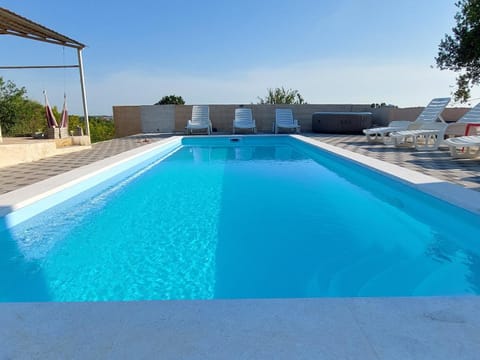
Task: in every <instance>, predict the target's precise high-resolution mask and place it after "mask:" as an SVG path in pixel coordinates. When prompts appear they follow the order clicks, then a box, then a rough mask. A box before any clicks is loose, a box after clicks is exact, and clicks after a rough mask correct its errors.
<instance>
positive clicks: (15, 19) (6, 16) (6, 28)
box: [0, 7, 90, 136]
mask: <svg viewBox="0 0 480 360" xmlns="http://www.w3.org/2000/svg"><path fill="white" fill-rule="evenodd" d="M0 35H14V36H20V37H23V38H27V39H32V40H37V41H42V42H47V43H51V44H56V45H61V46H68V47H71V48H75V49H77V58H78V65H77V66H78V68H79V70H80V86H81V90H82V104H83V112H84V119H85V127H86V134H87V135H88V136H90V125H89V120H88V107H87V95H86V90H85V79H84V71H83V59H82V50H83V48H85V45H84V44H82V43H80V42H78V41H76V40H73V39H71V38H69V37H68V36H65V35H62V34H60V33H58V32H56V31H54V30H51V29H49V28H47V27H45V26H43V25H40V24H38V23H36V22H34V21H32V20H29V19H27V18H25V17H23V16H20V15H18V14H16V13H14V12H13V11H10V10H7V9H5V8H3V7H0ZM32 67H33V68H35V66H32ZM39 67H52V66H36V68H39ZM66 67H71V66H66ZM5 68H9V67H5ZM10 68H14V67H10ZM17 68H21V67H17ZM23 68H28V67H23Z"/></svg>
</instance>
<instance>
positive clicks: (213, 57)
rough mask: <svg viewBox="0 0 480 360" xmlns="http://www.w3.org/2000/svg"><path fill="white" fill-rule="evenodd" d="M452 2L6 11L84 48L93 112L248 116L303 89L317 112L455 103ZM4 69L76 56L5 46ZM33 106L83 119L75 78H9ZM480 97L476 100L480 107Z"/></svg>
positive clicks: (2, 41) (302, 0)
mask: <svg viewBox="0 0 480 360" xmlns="http://www.w3.org/2000/svg"><path fill="white" fill-rule="evenodd" d="M454 3H455V1H454V0H451V1H447V0H403V1H389V0H383V1H380V0H363V1H360V0H335V1H331V0H324V1H321V0H296V1H293V0H292V1H285V0H276V1H273V0H267V1H258V0H257V1H253V0H242V1H219V0H204V1H186V0H176V1H163V0H160V1H153V0H150V1H147V0H136V1H132V2H118V1H110V0H104V1H90V0H84V1H77V2H71V1H65V0H62V1H57V0H44V1H36V0H35V1H34V0H25V1H18V0H6V1H1V5H0V6H2V7H5V8H7V9H9V10H11V11H13V12H16V13H17V14H19V15H22V16H24V17H27V18H29V19H30V20H33V21H35V22H38V23H40V24H42V25H44V26H46V27H49V28H51V29H53V30H56V31H58V32H60V33H62V34H64V35H66V36H69V37H71V38H73V39H75V40H78V41H80V42H82V43H84V44H86V45H87V48H86V49H85V50H84V53H83V59H84V64H85V75H86V87H87V95H88V104H89V112H90V113H91V114H111V113H112V106H113V105H148V104H153V103H155V102H156V101H158V100H159V99H160V98H161V97H162V96H164V95H169V94H177V95H181V96H182V97H183V98H184V99H185V100H186V102H187V103H188V104H201V103H210V104H242V103H243V104H249V103H256V102H257V101H258V97H259V96H260V97H262V96H265V95H266V92H267V88H274V87H280V86H284V87H286V88H292V89H297V90H299V91H300V93H301V94H302V95H303V97H304V98H305V100H306V101H307V102H308V103H318V104H327V103H328V104H335V103H367V104H370V103H372V102H377V103H380V102H386V103H392V104H395V105H399V106H422V105H426V103H427V102H428V101H429V100H430V99H431V98H433V97H441V96H448V95H450V93H451V92H452V88H451V86H452V85H454V82H455V81H454V79H455V74H454V73H451V72H447V71H440V70H438V69H436V68H435V67H433V68H432V65H435V60H434V58H435V56H436V54H437V49H438V44H439V42H440V40H441V39H442V38H443V37H444V34H445V33H450V32H451V28H452V27H453V26H454V18H453V17H454V15H455V12H456V11H457V8H456V7H455V5H454ZM0 54H2V55H1V57H0V65H33V64H35V65H39V64H48V65H53V64H75V63H76V52H75V51H74V50H72V49H69V48H65V49H63V48H62V47H60V46H55V45H50V44H45V43H38V42H34V41H29V40H25V39H22V38H18V37H13V36H1V37H0ZM0 76H3V77H4V78H5V79H9V80H12V81H14V82H15V83H16V84H17V85H18V86H25V87H26V88H27V90H28V96H29V97H30V98H32V99H35V100H39V101H42V90H43V89H44V88H45V89H46V90H47V91H48V94H49V98H50V103H51V104H53V105H57V106H58V107H61V103H62V100H63V92H64V91H65V92H66V93H67V97H68V103H69V109H70V112H71V113H81V112H82V107H81V96H80V86H79V81H78V71H77V70H75V69H68V70H58V69H56V70H15V71H12V70H0ZM477 95H478V93H477V90H476V89H475V90H474V91H473V92H472V97H474V98H475V97H478V96H477Z"/></svg>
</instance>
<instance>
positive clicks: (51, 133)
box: [43, 90, 68, 139]
mask: <svg viewBox="0 0 480 360" xmlns="http://www.w3.org/2000/svg"><path fill="white" fill-rule="evenodd" d="M43 95H44V97H45V118H46V120H47V127H48V129H47V137H48V138H49V139H64V138H67V137H68V110H67V94H66V93H64V94H63V108H62V114H61V116H60V124H59V123H58V122H57V119H56V118H55V114H54V113H53V111H52V108H51V106H50V103H49V102H48V97H47V91H46V90H43Z"/></svg>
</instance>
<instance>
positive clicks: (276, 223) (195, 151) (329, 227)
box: [0, 141, 480, 301]
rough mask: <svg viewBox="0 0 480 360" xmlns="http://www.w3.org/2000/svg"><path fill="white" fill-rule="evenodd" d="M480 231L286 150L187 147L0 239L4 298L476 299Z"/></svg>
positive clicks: (413, 196)
mask: <svg viewBox="0 0 480 360" xmlns="http://www.w3.org/2000/svg"><path fill="white" fill-rule="evenodd" d="M479 225H480V220H479V218H478V216H476V215H473V214H470V213H467V212H465V211H462V210H460V209H456V208H454V207H453V206H451V205H448V204H445V203H442V202H441V201H439V200H435V199H433V198H430V197H429V196H427V195H425V194H421V193H419V192H417V191H416V190H413V189H410V188H408V187H407V186H406V185H403V184H399V183H396V182H395V181H393V180H391V179H387V178H384V177H382V176H380V175H378V174H374V173H373V172H371V171H369V170H366V169H363V168H361V167H360V166H358V165H354V164H351V163H348V162H346V161H339V160H338V159H336V158H335V157H334V156H332V155H328V154H323V153H321V152H320V151H316V150H313V149H312V148H311V147H309V146H304V145H300V144H298V143H297V142H294V141H292V142H280V143H279V144H274V143H267V144H265V145H255V146H243V145H242V144H236V143H231V144H224V145H208V143H207V144H206V145H195V144H194V143H193V144H191V145H189V144H188V142H187V144H186V145H185V146H183V147H181V148H180V149H179V150H178V151H176V152H173V153H172V154H171V155H170V156H169V157H168V158H166V159H164V160H163V161H160V162H158V163H157V164H155V165H154V166H152V167H150V168H149V169H148V170H147V171H144V172H142V173H141V174H140V175H136V176H130V177H129V178H127V179H123V180H122V181H121V182H120V183H118V184H115V185H113V186H110V187H109V188H108V189H103V190H102V191H101V192H100V193H98V194H95V195H94V196H91V197H90V198H89V199H87V200H82V201H81V202H79V201H71V202H68V203H65V204H62V205H60V206H57V207H55V208H53V209H50V210H48V211H45V212H44V213H42V214H41V215H38V216H36V217H34V218H32V219H30V220H28V221H26V222H24V223H22V224H20V225H18V226H16V227H14V228H12V229H9V230H7V231H4V232H3V233H1V234H0V300H1V301H107V300H108V301H112V300H166V299H216V298H294V297H295V298H302V297H350V296H416V295H426V296H431V295H463V294H479V293H480V246H479V241H480V226H479Z"/></svg>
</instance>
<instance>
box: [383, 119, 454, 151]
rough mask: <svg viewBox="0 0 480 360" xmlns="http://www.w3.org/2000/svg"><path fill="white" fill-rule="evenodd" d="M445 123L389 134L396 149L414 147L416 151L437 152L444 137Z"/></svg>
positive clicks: (446, 125) (428, 124) (424, 125)
mask: <svg viewBox="0 0 480 360" xmlns="http://www.w3.org/2000/svg"><path fill="white" fill-rule="evenodd" d="M447 127H448V124H446V123H443V122H442V123H427V124H423V125H421V127H420V129H416V130H404V131H396V132H393V133H391V134H390V137H391V138H392V139H393V143H394V145H395V146H398V147H401V146H403V147H405V146H406V147H414V148H415V149H417V150H437V149H438V147H439V146H440V144H441V143H442V141H443V138H444V136H445V130H446V129H447Z"/></svg>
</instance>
